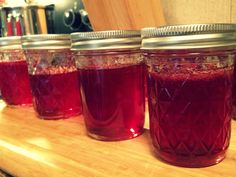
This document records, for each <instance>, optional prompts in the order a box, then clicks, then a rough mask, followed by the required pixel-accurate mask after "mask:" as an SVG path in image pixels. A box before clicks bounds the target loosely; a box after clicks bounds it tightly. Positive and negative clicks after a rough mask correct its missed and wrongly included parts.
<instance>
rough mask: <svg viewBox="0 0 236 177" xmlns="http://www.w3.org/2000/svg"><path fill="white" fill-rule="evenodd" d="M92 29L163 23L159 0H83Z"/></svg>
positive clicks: (135, 27)
mask: <svg viewBox="0 0 236 177" xmlns="http://www.w3.org/2000/svg"><path fill="white" fill-rule="evenodd" d="M83 3H84V6H85V9H86V10H87V12H88V15H89V19H90V22H91V24H92V27H93V29H94V31H99V30H115V29H124V30H127V29H141V28H143V27H153V26H161V25H165V18H164V15H163V10H162V5H161V0H83Z"/></svg>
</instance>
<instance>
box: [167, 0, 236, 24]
mask: <svg viewBox="0 0 236 177" xmlns="http://www.w3.org/2000/svg"><path fill="white" fill-rule="evenodd" d="M234 1H235V0H217V1H215V0H200V1H196V0H162V7H163V12H164V16H165V19H166V23H167V24H191V23H230V22H231V21H232V20H231V19H234V20H233V21H234V22H235V21H236V16H235V14H236V13H235V8H236V3H235V2H234ZM232 9H233V10H232ZM232 13H233V14H234V15H233V16H231V14H232Z"/></svg>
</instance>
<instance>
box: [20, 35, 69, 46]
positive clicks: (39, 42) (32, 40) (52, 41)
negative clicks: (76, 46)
mask: <svg viewBox="0 0 236 177" xmlns="http://www.w3.org/2000/svg"><path fill="white" fill-rule="evenodd" d="M21 40H22V48H23V49H63V48H70V47H71V40H70V35H69V34H40V35H38V34H37V35H26V36H22V39H21Z"/></svg>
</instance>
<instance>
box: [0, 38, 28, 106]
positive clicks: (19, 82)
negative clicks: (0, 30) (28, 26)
mask: <svg viewBox="0 0 236 177" xmlns="http://www.w3.org/2000/svg"><path fill="white" fill-rule="evenodd" d="M0 90H1V94H2V98H3V100H4V101H5V102H6V104H7V105H8V106H27V105H32V95H31V90H30V84H29V75H28V71H27V64H26V60H25V55H24V52H23V50H22V48H21V38H20V37H2V38H0Z"/></svg>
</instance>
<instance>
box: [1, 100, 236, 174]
mask: <svg viewBox="0 0 236 177" xmlns="http://www.w3.org/2000/svg"><path fill="white" fill-rule="evenodd" d="M232 129H233V130H232V137H231V145H230V148H229V151H228V154H227V158H226V159H225V160H224V161H223V162H221V163H219V164H217V165H214V166H211V167H207V168H192V169H191V168H182V167H175V166H172V165H169V164H167V163H164V162H162V161H160V160H158V159H157V158H156V157H154V155H153V151H152V145H151V141H150V137H149V131H148V130H145V133H144V134H143V135H142V136H139V137H138V138H135V139H132V140H127V141H121V142H102V141H96V140H93V139H91V138H89V137H87V136H86V133H85V127H84V123H83V117H82V116H80V117H75V118H73V119H67V120H59V121H45V120H40V119H38V118H36V116H35V115H34V112H33V109H32V108H18V109H17V108H8V107H5V106H4V104H3V103H2V102H0V169H2V170H4V171H6V172H8V173H10V174H12V175H14V176H18V177H64V176H65V177H77V176H78V177H79V176H84V177H95V176H96V177H98V176H99V177H100V176H101V177H113V176H114V177H128V176H132V177H139V176H140V177H157V176H160V177H167V176H168V177H169V176H171V177H195V176H196V177H213V176H214V177H235V176H236V121H233V125H232Z"/></svg>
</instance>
